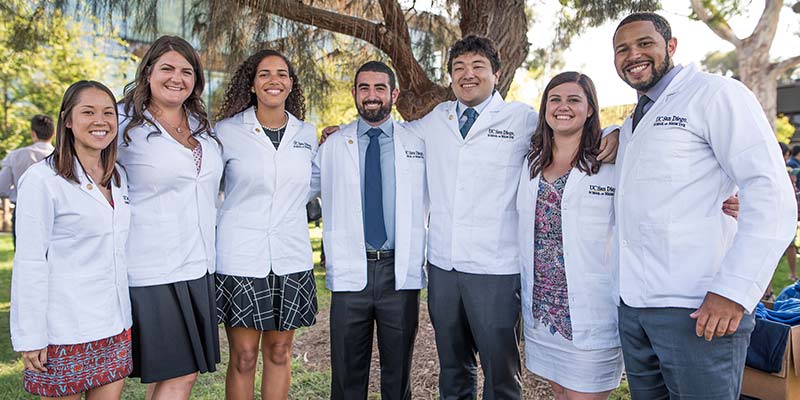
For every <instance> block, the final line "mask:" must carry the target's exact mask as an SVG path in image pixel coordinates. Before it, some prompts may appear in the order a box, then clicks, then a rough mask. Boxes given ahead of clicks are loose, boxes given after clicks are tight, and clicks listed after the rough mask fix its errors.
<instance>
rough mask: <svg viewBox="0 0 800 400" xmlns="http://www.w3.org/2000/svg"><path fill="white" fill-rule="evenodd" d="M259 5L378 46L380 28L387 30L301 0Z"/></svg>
mask: <svg viewBox="0 0 800 400" xmlns="http://www.w3.org/2000/svg"><path fill="white" fill-rule="evenodd" d="M258 6H259V7H258V8H260V9H261V10H262V11H264V12H268V13H272V14H275V15H277V16H279V17H283V18H286V19H289V20H292V21H295V22H300V23H303V24H307V25H313V26H316V27H318V28H321V29H325V30H328V31H331V32H336V33H341V34H343V35H348V36H352V37H355V38H357V39H361V40H364V41H365V42H368V43H370V44H372V45H374V46H376V47H378V43H377V42H378V40H377V38H378V36H379V35H378V34H379V33H380V30H384V31H385V30H386V28H385V27H383V26H382V25H380V24H376V23H374V22H372V21H368V20H366V19H363V18H358V17H353V16H350V15H344V14H340V13H336V12H333V11H328V10H325V9H322V8H318V7H314V6H309V5H306V4H303V3H302V2H299V1H289V0H271V1H263V2H258Z"/></svg>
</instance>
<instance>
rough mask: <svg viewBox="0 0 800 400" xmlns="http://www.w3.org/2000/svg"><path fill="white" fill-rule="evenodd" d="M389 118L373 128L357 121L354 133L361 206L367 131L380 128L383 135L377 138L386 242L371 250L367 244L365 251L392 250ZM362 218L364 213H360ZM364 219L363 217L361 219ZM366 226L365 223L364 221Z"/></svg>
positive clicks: (392, 178) (392, 177) (392, 179)
mask: <svg viewBox="0 0 800 400" xmlns="http://www.w3.org/2000/svg"><path fill="white" fill-rule="evenodd" d="M393 122H394V121H393V120H392V118H391V117H389V119H387V120H386V121H385V122H384V123H383V124H381V125H380V126H377V127H373V126H371V125H369V124H368V123H366V122H365V121H364V120H363V119H361V118H359V119H358V125H357V128H356V133H357V134H358V165H359V167H360V168H359V171H361V204H362V207H363V204H364V203H365V199H364V164H365V159H366V156H367V146H369V135H367V131H368V130H370V129H371V128H380V129H381V130H382V131H383V133H381V135H380V136H378V142H379V143H380V144H381V184H382V186H383V220H384V224H385V225H386V242H385V243H384V244H383V246H381V248H380V249H373V248H372V246H370V245H369V244H367V250H392V249H394V204H395V184H396V182H395V174H394V125H393ZM361 215H362V216H364V215H366V213H363V212H362V213H361ZM362 218H364V217H362ZM364 226H366V221H364Z"/></svg>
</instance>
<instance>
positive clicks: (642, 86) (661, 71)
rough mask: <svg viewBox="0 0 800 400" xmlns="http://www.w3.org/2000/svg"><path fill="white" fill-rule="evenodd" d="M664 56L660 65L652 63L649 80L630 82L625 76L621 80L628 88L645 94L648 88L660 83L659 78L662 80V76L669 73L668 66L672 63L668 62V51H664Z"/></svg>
mask: <svg viewBox="0 0 800 400" xmlns="http://www.w3.org/2000/svg"><path fill="white" fill-rule="evenodd" d="M664 54H665V56H664V61H662V62H661V64H658V65H656V64H655V63H653V75H652V76H651V77H650V79H648V80H646V81H644V82H631V81H630V79H628V76H627V75H626V74H623V78H622V79H623V80H624V81H625V83H627V84H628V86H630V87H632V88H634V89H636V90H638V91H640V92H646V91H648V90H650V88H652V87H653V86H655V85H656V83H658V81H660V80H661V78H663V77H664V75H666V74H667V72H669V70H670V66H671V65H672V61H670V58H669V51H666V49H665V52H664Z"/></svg>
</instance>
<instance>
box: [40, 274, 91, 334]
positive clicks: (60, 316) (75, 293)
mask: <svg viewBox="0 0 800 400" xmlns="http://www.w3.org/2000/svg"><path fill="white" fill-rule="evenodd" d="M70 270H72V271H74V268H71V269H70ZM49 280H50V284H49V287H48V289H47V290H48V291H49V293H48V299H47V334H48V336H50V337H51V338H52V337H64V336H73V335H74V334H75V333H76V332H75V328H76V324H77V322H78V314H79V312H78V307H76V305H78V304H85V303H86V302H87V301H86V300H85V299H84V298H83V297H81V296H79V295H81V294H82V293H83V291H82V290H81V285H80V284H76V283H75V282H74V278H72V277H69V276H60V275H55V274H52V275H50V279H49ZM78 297H80V298H78Z"/></svg>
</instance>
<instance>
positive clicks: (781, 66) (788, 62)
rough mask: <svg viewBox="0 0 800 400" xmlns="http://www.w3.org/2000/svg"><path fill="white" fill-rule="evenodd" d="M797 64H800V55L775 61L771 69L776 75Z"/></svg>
mask: <svg viewBox="0 0 800 400" xmlns="http://www.w3.org/2000/svg"><path fill="white" fill-rule="evenodd" d="M795 65H800V55H796V56H794V57H790V58H787V59H785V60H781V61H778V62H774V63H772V64H771V65H770V66H769V70H770V72H771V73H774V74H775V76H780V75H781V74H783V73H784V72H786V71H787V70H789V68H792V67H794V66H795Z"/></svg>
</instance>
